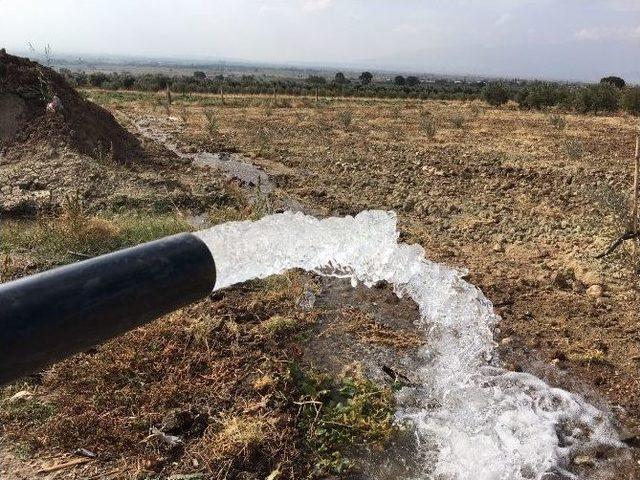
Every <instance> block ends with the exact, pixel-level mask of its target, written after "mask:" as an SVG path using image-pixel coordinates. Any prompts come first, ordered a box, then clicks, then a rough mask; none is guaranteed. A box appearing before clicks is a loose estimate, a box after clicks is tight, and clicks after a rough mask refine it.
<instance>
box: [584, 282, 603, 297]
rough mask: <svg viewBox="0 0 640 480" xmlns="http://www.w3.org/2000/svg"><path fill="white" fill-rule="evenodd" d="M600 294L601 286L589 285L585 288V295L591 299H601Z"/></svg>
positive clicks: (601, 291)
mask: <svg viewBox="0 0 640 480" xmlns="http://www.w3.org/2000/svg"><path fill="white" fill-rule="evenodd" d="M602 293H603V289H602V285H591V286H590V287H589V288H587V295H588V296H589V297H591V298H593V299H597V298H600V297H602Z"/></svg>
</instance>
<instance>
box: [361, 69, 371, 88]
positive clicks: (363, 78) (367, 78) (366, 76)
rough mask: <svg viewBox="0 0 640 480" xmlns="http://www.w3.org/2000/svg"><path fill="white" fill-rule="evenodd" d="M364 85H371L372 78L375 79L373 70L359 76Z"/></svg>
mask: <svg viewBox="0 0 640 480" xmlns="http://www.w3.org/2000/svg"><path fill="white" fill-rule="evenodd" d="M358 78H359V79H360V81H361V82H362V84H363V85H369V84H370V83H371V80H373V75H372V74H371V72H362V73H361V74H360V76H359V77H358Z"/></svg>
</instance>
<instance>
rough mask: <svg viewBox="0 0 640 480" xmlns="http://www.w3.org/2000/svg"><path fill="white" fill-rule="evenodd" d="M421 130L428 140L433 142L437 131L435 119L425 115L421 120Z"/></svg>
mask: <svg viewBox="0 0 640 480" xmlns="http://www.w3.org/2000/svg"><path fill="white" fill-rule="evenodd" d="M420 129H421V130H422V131H423V132H424V134H425V135H426V136H427V138H429V139H430V140H433V139H434V138H435V136H436V131H437V127H436V121H435V119H434V118H432V117H430V116H427V115H423V116H422V118H421V119H420Z"/></svg>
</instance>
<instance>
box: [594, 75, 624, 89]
mask: <svg viewBox="0 0 640 480" xmlns="http://www.w3.org/2000/svg"><path fill="white" fill-rule="evenodd" d="M600 83H602V84H605V83H606V84H608V85H612V86H614V87H617V88H624V86H625V85H626V84H627V83H626V82H625V81H624V80H623V79H622V78H620V77H613V76H611V77H604V78H603V79H602V80H600Z"/></svg>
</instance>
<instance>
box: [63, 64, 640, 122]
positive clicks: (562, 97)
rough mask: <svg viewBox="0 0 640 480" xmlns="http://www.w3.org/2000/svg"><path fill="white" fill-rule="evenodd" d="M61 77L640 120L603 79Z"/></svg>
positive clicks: (615, 81)
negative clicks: (476, 104)
mask: <svg viewBox="0 0 640 480" xmlns="http://www.w3.org/2000/svg"><path fill="white" fill-rule="evenodd" d="M61 73H62V74H63V75H65V76H66V77H67V79H68V80H69V81H70V82H71V83H72V84H74V85H75V86H78V87H96V88H103V89H107V90H141V91H151V92H153V91H160V90H165V89H166V88H167V85H169V86H170V87H171V90H172V91H174V92H177V93H183V94H186V93H217V92H219V91H220V89H221V88H222V89H223V90H224V91H225V92H226V93H240V94H271V93H273V91H274V89H275V90H276V91H277V92H278V94H280V95H315V93H316V91H317V92H318V93H319V94H320V95H322V96H344V97H372V98H373V97H376V98H413V99H437V100H474V99H484V100H485V101H487V102H488V103H489V104H491V105H494V106H499V105H502V104H505V103H506V102H508V101H510V100H512V101H515V102H517V104H518V105H519V107H520V108H523V109H537V110H544V109H548V108H552V107H553V108H559V109H563V110H568V111H576V112H579V113H606V112H614V111H617V110H619V109H624V110H626V111H628V112H630V113H632V114H634V115H640V87H636V86H628V85H626V83H625V81H624V80H623V79H622V78H620V77H613V76H611V77H605V78H603V79H602V80H601V81H600V83H599V84H593V85H578V84H564V83H558V82H538V81H522V80H510V81H501V82H486V81H482V80H471V81H462V80H452V79H446V78H442V79H437V80H430V81H424V80H420V78H419V77H417V76H407V77H405V76H402V75H397V76H395V77H394V78H392V79H376V78H374V75H373V74H372V73H371V72H362V73H361V74H360V75H359V76H358V77H357V78H347V76H346V75H345V74H344V73H342V72H338V73H336V74H335V76H334V77H333V79H327V78H326V77H324V76H321V75H310V76H309V77H307V78H306V79H273V78H271V79H269V78H264V77H256V76H254V75H242V76H240V77H229V76H223V75H215V76H207V74H206V73H205V72H203V71H195V72H193V74H192V75H179V76H169V75H165V74H160V73H154V74H151V73H144V74H136V75H134V74H131V73H115V72H114V73H105V72H92V73H85V72H72V71H70V70H67V69H62V70H61Z"/></svg>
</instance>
